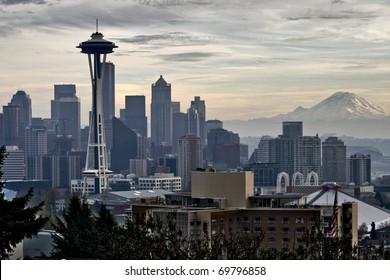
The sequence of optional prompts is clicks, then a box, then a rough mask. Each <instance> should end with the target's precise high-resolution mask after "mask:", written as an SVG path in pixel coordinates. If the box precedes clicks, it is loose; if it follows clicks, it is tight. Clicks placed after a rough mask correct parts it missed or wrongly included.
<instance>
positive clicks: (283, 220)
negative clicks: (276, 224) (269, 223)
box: [282, 217, 290, 224]
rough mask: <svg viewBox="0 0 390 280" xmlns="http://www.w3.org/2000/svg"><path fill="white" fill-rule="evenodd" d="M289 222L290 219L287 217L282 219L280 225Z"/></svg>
mask: <svg viewBox="0 0 390 280" xmlns="http://www.w3.org/2000/svg"><path fill="white" fill-rule="evenodd" d="M289 222H290V219H289V218H288V217H283V218H282V224H288V223H289Z"/></svg>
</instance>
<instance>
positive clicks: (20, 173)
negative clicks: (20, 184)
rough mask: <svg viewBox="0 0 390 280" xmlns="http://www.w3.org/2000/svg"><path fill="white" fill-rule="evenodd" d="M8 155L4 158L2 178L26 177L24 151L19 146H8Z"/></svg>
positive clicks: (15, 178)
mask: <svg viewBox="0 0 390 280" xmlns="http://www.w3.org/2000/svg"><path fill="white" fill-rule="evenodd" d="M6 153H7V156H6V157H5V158H4V163H3V166H2V167H1V171H2V172H3V176H2V180H4V181H7V180H23V179H25V178H26V167H25V161H24V159H25V157H24V151H23V150H20V149H19V148H18V146H6Z"/></svg>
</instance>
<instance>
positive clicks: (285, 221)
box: [211, 217, 316, 225]
mask: <svg viewBox="0 0 390 280" xmlns="http://www.w3.org/2000/svg"><path fill="white" fill-rule="evenodd" d="M235 220H236V222H237V223H240V222H241V217H237V218H236V219H235ZM242 221H243V222H244V223H249V222H250V219H249V218H248V217H243V218H242ZM233 222H234V219H233V218H229V219H228V223H229V224H231V223H233ZM252 222H253V223H255V224H259V223H262V222H263V219H262V218H261V217H255V218H253V220H252ZM264 222H267V223H269V224H275V223H276V222H277V219H276V218H275V217H268V218H267V219H264ZM280 222H281V223H282V224H289V223H295V224H303V223H304V219H303V218H302V217H297V218H290V217H282V218H281V220H280ZM309 222H310V224H315V223H316V218H310V221H309ZM211 223H212V224H220V225H222V224H225V219H219V220H216V219H214V220H212V221H211Z"/></svg>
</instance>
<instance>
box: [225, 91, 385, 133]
mask: <svg viewBox="0 0 390 280" xmlns="http://www.w3.org/2000/svg"><path fill="white" fill-rule="evenodd" d="M283 121H303V130H304V131H303V133H304V135H315V134H317V133H319V135H321V134H326V133H331V134H334V135H338V136H342V135H348V136H354V137H358V138H385V139H388V138H389V131H390V114H388V113H387V112H385V111H384V110H383V109H382V108H380V107H379V106H376V105H373V104H372V103H370V102H368V101H367V100H365V99H364V98H362V97H360V96H358V95H356V94H354V93H350V92H336V93H334V94H333V95H331V96H329V97H328V98H326V99H324V100H322V101H321V102H319V103H318V104H317V105H314V106H313V107H311V108H303V107H301V106H299V107H298V108H296V109H295V110H294V111H292V112H290V113H287V114H281V115H278V116H275V117H271V118H258V119H251V120H247V121H243V120H231V121H227V120H224V121H223V126H224V128H225V129H228V130H231V131H234V132H236V133H239V135H240V136H242V137H245V136H262V135H274V136H276V135H279V134H281V131H282V122H283Z"/></svg>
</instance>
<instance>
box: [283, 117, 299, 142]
mask: <svg viewBox="0 0 390 280" xmlns="http://www.w3.org/2000/svg"><path fill="white" fill-rule="evenodd" d="M302 136H303V125H302V122H296V121H295V122H293V121H288V122H283V137H284V138H289V139H295V138H298V137H302Z"/></svg>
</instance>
